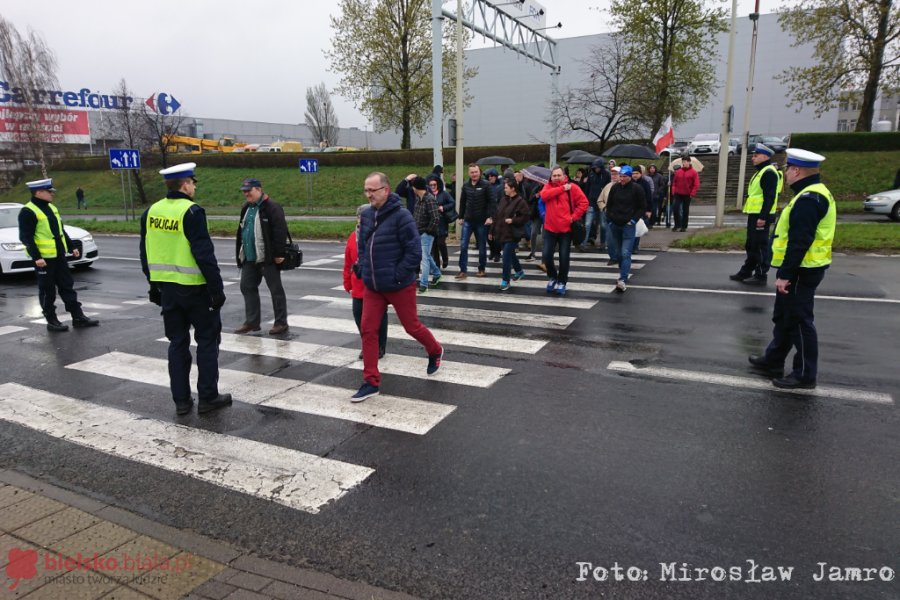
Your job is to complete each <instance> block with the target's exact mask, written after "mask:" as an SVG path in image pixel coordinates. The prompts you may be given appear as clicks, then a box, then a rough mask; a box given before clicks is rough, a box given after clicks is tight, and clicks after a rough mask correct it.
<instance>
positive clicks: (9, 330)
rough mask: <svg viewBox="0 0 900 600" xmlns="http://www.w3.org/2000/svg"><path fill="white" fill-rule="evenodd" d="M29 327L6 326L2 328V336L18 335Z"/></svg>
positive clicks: (0, 330)
mask: <svg viewBox="0 0 900 600" xmlns="http://www.w3.org/2000/svg"><path fill="white" fill-rule="evenodd" d="M26 329H27V327H19V326H18V325H4V326H2V327H0V335H6V334H7V333H16V332H17V331H25V330H26Z"/></svg>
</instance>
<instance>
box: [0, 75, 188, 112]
mask: <svg viewBox="0 0 900 600" xmlns="http://www.w3.org/2000/svg"><path fill="white" fill-rule="evenodd" d="M29 97H30V100H31V102H30V103H31V104H32V105H34V106H51V107H52V106H59V107H63V106H64V107H67V108H87V109H95V110H104V109H106V110H122V109H125V108H128V107H129V105H130V104H131V103H132V102H133V101H134V98H132V97H131V96H114V95H109V94H101V93H100V92H92V91H91V90H90V88H81V89H80V90H79V91H77V92H72V91H66V90H24V89H22V88H19V87H10V85H9V83H7V82H6V81H0V105H3V104H28V103H29V102H28V100H29ZM145 103H146V104H147V106H149V107H150V108H151V109H152V110H154V111H156V112H158V113H159V114H161V115H170V114H172V113H174V112H175V111H177V110H178V109H179V108H180V107H181V103H179V102H178V100H176V99H175V97H174V96H172V95H171V94H166V93H164V92H160V93H159V94H155V93H154V94H152V95H151V96H150V97H149V98H147V100H146V102H145Z"/></svg>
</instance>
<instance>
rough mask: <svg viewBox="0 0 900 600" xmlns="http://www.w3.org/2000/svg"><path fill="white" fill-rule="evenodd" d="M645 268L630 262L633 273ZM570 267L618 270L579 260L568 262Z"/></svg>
mask: <svg viewBox="0 0 900 600" xmlns="http://www.w3.org/2000/svg"><path fill="white" fill-rule="evenodd" d="M606 260H607V261H609V257H608V256H607V257H606ZM524 264H526V263H523V265H524ZM645 266H647V263H645V262H643V263H640V262H632V263H631V270H632V271H635V270H637V269H643V268H644V267H645ZM572 267H582V268H588V269H591V268H597V267H599V268H601V269H610V270H613V271H618V270H619V265H608V264H606V263H601V264H599V265H598V264H597V263H596V262H590V261H581V260H573V261H570V262H569V268H572Z"/></svg>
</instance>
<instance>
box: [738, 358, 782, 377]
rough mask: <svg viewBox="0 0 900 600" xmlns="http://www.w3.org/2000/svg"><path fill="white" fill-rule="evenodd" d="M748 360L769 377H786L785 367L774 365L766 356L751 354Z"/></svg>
mask: <svg viewBox="0 0 900 600" xmlns="http://www.w3.org/2000/svg"><path fill="white" fill-rule="evenodd" d="M747 360H748V361H749V362H750V364H751V365H752V366H753V368H754V369H756V370H757V371H759V372H761V373H764V374H766V375H769V376H771V377H783V376H784V365H781V366H779V365H773V364H772V363H770V362H769V361H767V360H766V357H765V355H755V354H751V355H750V356H748V357H747Z"/></svg>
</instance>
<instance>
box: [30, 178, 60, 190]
mask: <svg viewBox="0 0 900 600" xmlns="http://www.w3.org/2000/svg"><path fill="white" fill-rule="evenodd" d="M25 185H27V186H28V189H30V190H31V191H33V192H36V191H38V190H50V191H51V192H55V191H56V188H55V187H53V180H52V179H38V180H36V181H29V182H27V183H26V184H25Z"/></svg>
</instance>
